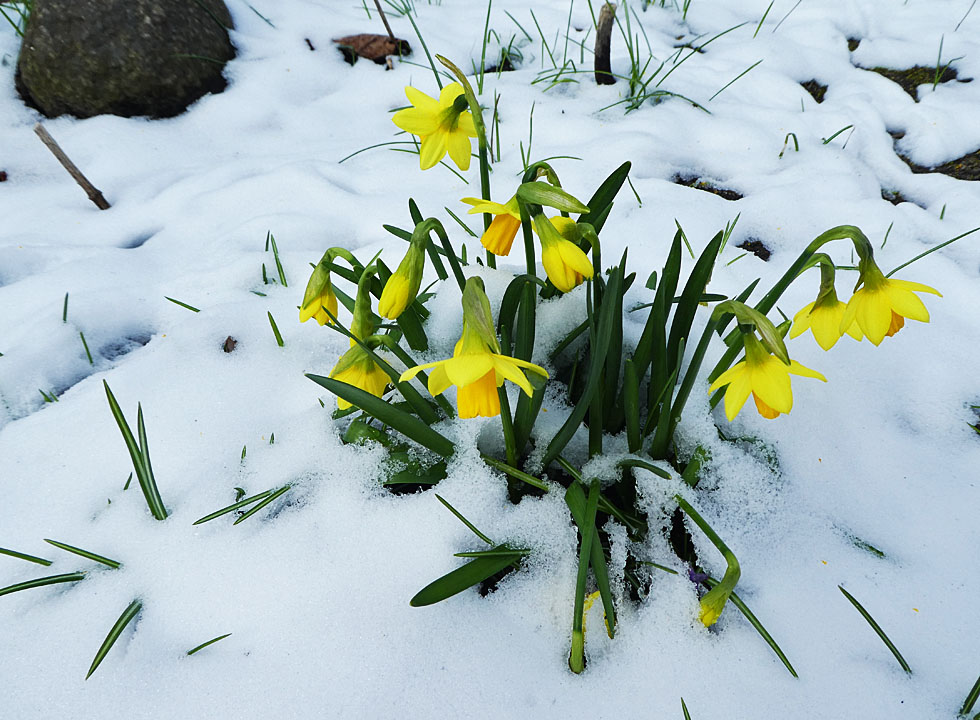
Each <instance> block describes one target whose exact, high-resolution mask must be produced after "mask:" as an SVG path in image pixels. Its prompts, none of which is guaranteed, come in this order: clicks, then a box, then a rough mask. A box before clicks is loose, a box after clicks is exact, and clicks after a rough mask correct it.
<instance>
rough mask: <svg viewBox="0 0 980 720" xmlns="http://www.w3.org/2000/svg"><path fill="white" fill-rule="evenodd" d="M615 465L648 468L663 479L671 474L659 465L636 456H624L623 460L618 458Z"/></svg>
mask: <svg viewBox="0 0 980 720" xmlns="http://www.w3.org/2000/svg"><path fill="white" fill-rule="evenodd" d="M616 467H620V468H628V467H638V468H643V469H644V470H649V471H650V472H652V473H653V474H654V475H658V476H660V477H662V478H663V479H664V480H670V478H671V474H670V473H669V472H667V471H666V470H664V469H663V468H661V467H657V466H656V465H654V464H653V463H648V462H646V461H644V460H640V459H638V458H626V459H625V460H620V461H619V462H618V463H616Z"/></svg>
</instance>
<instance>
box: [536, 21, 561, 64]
mask: <svg viewBox="0 0 980 720" xmlns="http://www.w3.org/2000/svg"><path fill="white" fill-rule="evenodd" d="M530 12H531V19H532V20H533V21H534V27H536V28H537V29H538V35H540V36H541V46H542V47H543V48H544V51H545V52H546V53H548V59H550V60H551V66H552V67H553V68H557V67H558V63H556V62H555V56H554V54H553V53H552V52H551V48H550V47H548V41H547V40H546V39H545V37H544V32H542V30H541V25H539V24H538V19H537V17H535V15H534V10H531V11H530ZM541 67H544V55H542V56H541Z"/></svg>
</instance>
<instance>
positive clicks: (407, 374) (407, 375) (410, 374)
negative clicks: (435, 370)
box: [398, 360, 449, 382]
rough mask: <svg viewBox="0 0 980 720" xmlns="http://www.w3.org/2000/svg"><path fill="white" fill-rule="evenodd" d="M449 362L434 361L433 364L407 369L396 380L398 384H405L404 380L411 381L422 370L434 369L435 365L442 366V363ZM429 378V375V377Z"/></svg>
mask: <svg viewBox="0 0 980 720" xmlns="http://www.w3.org/2000/svg"><path fill="white" fill-rule="evenodd" d="M446 362H449V361H448V360H436V361H435V362H430V363H425V364H424V365H416V366H415V367H413V368H409V369H408V370H406V371H405V372H403V373H402V374H401V376H399V378H398V382H405V381H406V380H411V379H412V378H413V377H415V376H416V375H418V374H419V373H420V372H422V371H423V370H428V369H429V368H431V367H436V366H437V365H442V364H443V363H446ZM430 377H431V375H430Z"/></svg>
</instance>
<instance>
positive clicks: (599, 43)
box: [595, 2, 616, 85]
mask: <svg viewBox="0 0 980 720" xmlns="http://www.w3.org/2000/svg"><path fill="white" fill-rule="evenodd" d="M615 19H616V4H615V3H611V2H607V3H605V4H604V5H603V6H602V9H601V10H600V11H599V22H598V24H597V26H596V35H595V82H596V85H612V84H614V83H615V82H616V78H614V77H613V74H612V69H611V68H610V65H609V42H610V39H611V37H612V27H613V21H614V20H615Z"/></svg>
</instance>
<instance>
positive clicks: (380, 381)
mask: <svg viewBox="0 0 980 720" xmlns="http://www.w3.org/2000/svg"><path fill="white" fill-rule="evenodd" d="M330 377H332V378H333V379H334V380H339V381H340V382H345V383H347V384H348V385H353V386H354V387H358V388H360V389H361V390H364V391H365V392H369V393H371V394H372V395H374V396H375V397H381V395H382V393H384V390H385V387H386V386H387V385H388V381H389V378H388V374H387V373H386V372H385V371H384V370H382V369H381V368H380V367H378V364H377V363H376V362H374V358H372V357H371V355H370V353H368V351H367V350H365V349H364V348H363V347H361V346H360V345H354V346H353V347H352V348H351V349H350V350H348V351H347V352H345V353H344V354H343V355H342V356H341V357H340V360H338V361H337V364H336V365H334V368H333V370H331V371H330ZM350 406H351V404H350V403H349V402H347V401H346V400H344V399H343V398H340V397H339V398H337V407H338V408H340V409H341V410H346V409H347V408H349V407H350Z"/></svg>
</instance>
